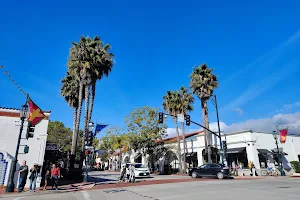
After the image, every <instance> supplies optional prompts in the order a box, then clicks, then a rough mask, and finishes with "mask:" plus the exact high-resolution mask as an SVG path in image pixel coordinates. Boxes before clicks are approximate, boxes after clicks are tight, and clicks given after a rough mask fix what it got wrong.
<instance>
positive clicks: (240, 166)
mask: <svg viewBox="0 0 300 200" xmlns="http://www.w3.org/2000/svg"><path fill="white" fill-rule="evenodd" d="M239 173H240V176H244V171H243V165H242V163H240V165H239Z"/></svg>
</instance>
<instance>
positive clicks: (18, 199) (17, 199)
mask: <svg viewBox="0 0 300 200" xmlns="http://www.w3.org/2000/svg"><path fill="white" fill-rule="evenodd" d="M20 199H22V197H17V198H14V200H20Z"/></svg>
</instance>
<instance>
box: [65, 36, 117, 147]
mask: <svg viewBox="0 0 300 200" xmlns="http://www.w3.org/2000/svg"><path fill="white" fill-rule="evenodd" d="M109 50H110V45H108V44H106V45H103V42H102V41H101V40H100V38H99V37H98V36H96V37H94V39H91V38H89V37H86V38H85V37H81V38H80V41H79V43H73V46H72V48H71V51H70V58H69V62H68V66H69V71H70V73H72V74H74V76H75V77H76V79H77V80H78V82H79V95H78V96H79V97H78V101H79V105H81V103H82V101H83V98H82V96H83V92H82V89H83V88H84V96H85V110H84V112H85V115H84V135H83V143H84V137H85V135H86V134H87V129H88V124H89V122H90V120H91V117H92V110H93V106H94V98H95V94H96V82H97V80H100V79H101V78H102V77H103V76H104V75H106V76H108V74H109V72H111V69H112V66H113V54H111V53H109ZM80 117H81V107H80V108H79V109H78V114H77V119H79V120H80ZM79 124H80V122H78V123H77V125H76V130H77V131H78V129H79ZM83 148H84V145H82V150H83Z"/></svg>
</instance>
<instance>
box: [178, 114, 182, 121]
mask: <svg viewBox="0 0 300 200" xmlns="http://www.w3.org/2000/svg"><path fill="white" fill-rule="evenodd" d="M177 120H178V122H184V115H183V114H178V115H177Z"/></svg>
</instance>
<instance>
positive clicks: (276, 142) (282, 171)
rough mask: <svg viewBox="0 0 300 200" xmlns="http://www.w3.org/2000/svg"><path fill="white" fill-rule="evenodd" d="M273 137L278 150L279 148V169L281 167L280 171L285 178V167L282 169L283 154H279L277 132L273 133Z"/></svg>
mask: <svg viewBox="0 0 300 200" xmlns="http://www.w3.org/2000/svg"><path fill="white" fill-rule="evenodd" d="M273 137H274V140H275V144H276V148H277V159H278V167H279V171H280V174H281V176H285V173H284V170H283V167H282V160H281V154H280V153H279V148H278V135H277V132H276V131H273Z"/></svg>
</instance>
